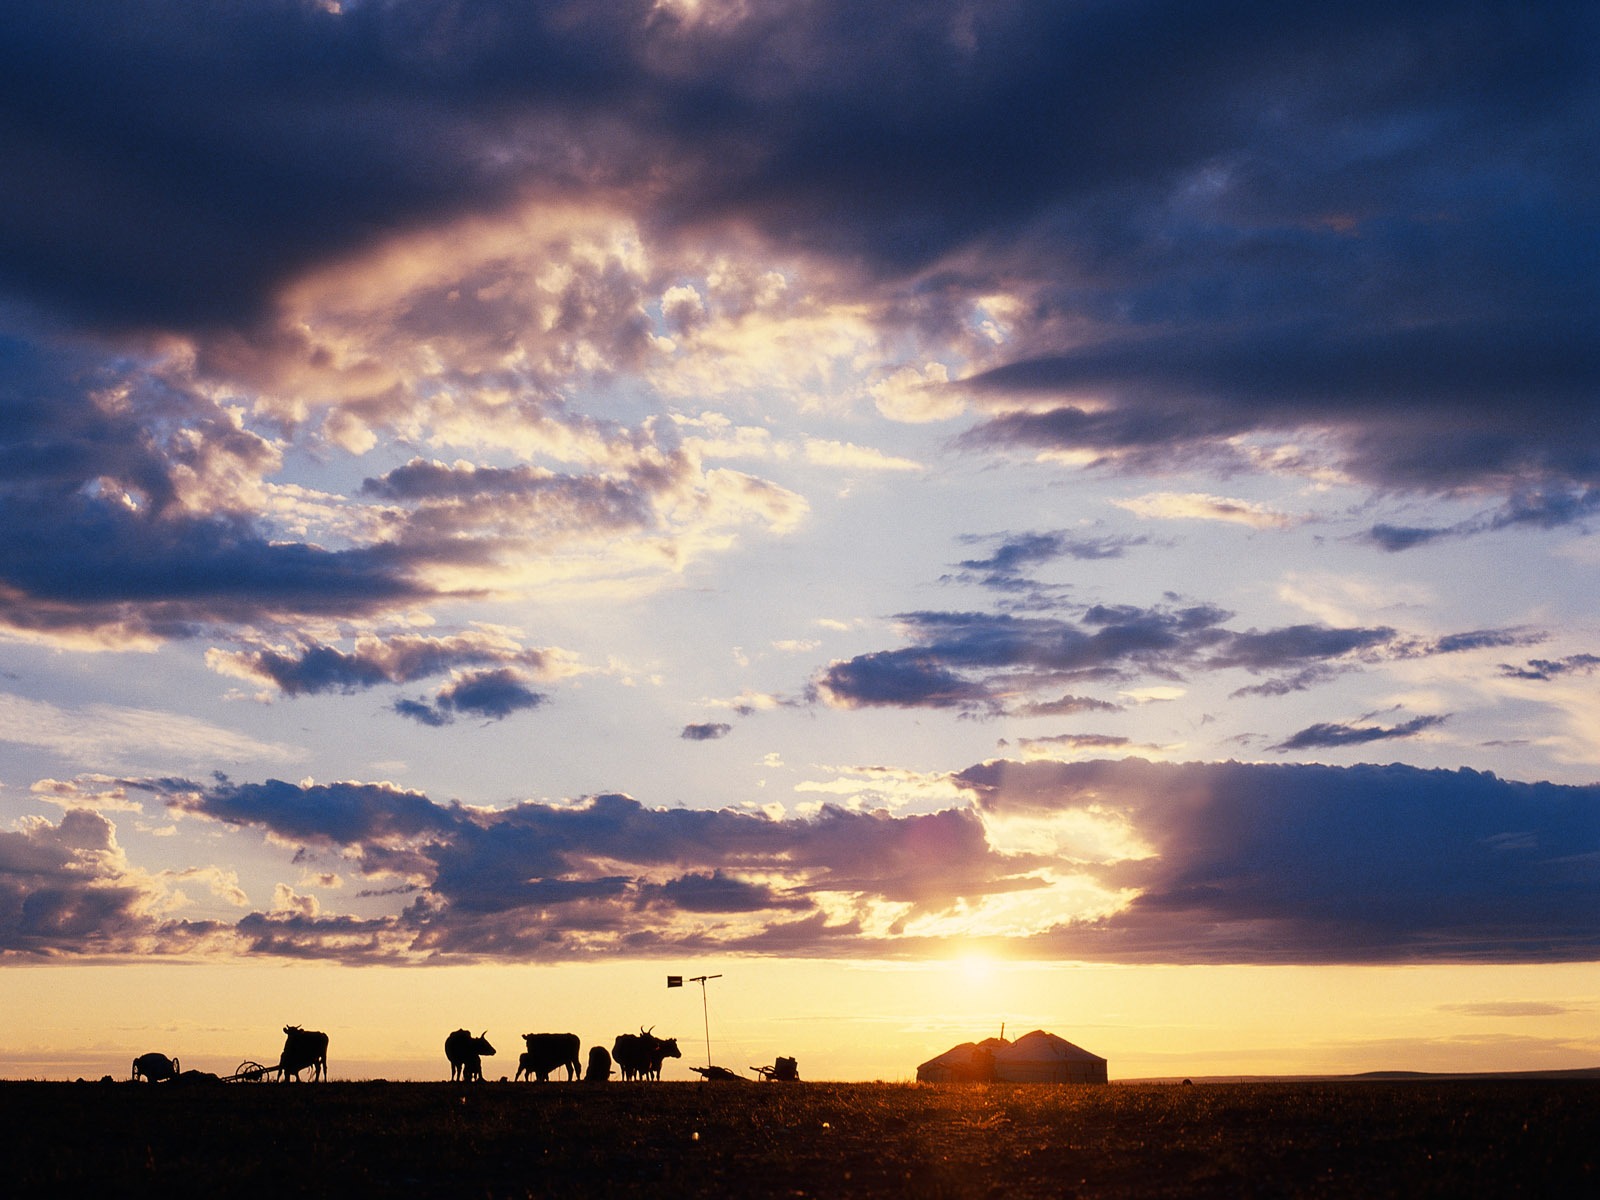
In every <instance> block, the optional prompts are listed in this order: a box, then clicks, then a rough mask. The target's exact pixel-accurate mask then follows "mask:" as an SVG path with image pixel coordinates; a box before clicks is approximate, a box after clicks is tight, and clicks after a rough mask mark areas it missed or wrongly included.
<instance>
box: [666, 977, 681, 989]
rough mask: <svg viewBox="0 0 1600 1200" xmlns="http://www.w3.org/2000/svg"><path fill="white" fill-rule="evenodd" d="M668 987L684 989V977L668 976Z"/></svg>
mask: <svg viewBox="0 0 1600 1200" xmlns="http://www.w3.org/2000/svg"><path fill="white" fill-rule="evenodd" d="M667 986H668V987H682V986H683V976H682V975H668V976H667Z"/></svg>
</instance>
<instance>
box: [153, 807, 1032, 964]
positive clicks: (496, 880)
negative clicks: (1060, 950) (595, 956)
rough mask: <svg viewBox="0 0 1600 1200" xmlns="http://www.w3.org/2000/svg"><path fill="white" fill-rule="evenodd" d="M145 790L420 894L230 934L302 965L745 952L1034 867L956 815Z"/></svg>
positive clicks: (1012, 886) (933, 908)
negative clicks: (805, 929) (351, 912)
mask: <svg viewBox="0 0 1600 1200" xmlns="http://www.w3.org/2000/svg"><path fill="white" fill-rule="evenodd" d="M142 786H143V787H144V788H145V789H146V790H148V791H150V792H152V793H154V794H155V795H156V796H158V797H159V798H161V799H162V800H164V802H165V803H167V804H168V805H170V806H171V807H173V808H174V809H176V810H178V811H180V812H183V813H187V814H190V815H193V816H200V817H206V818H209V819H211V820H215V821H218V822H222V823H225V824H228V825H232V826H236V827H240V828H259V829H260V830H262V831H263V832H265V833H266V834H267V835H268V836H269V837H271V838H272V839H274V840H275V841H278V842H281V843H284V844H286V845H289V846H294V847H298V848H300V849H301V850H302V852H304V853H311V852H316V853H323V854H338V855H339V856H340V857H341V858H342V859H343V860H344V861H346V862H348V863H350V864H353V865H354V867H355V868H356V869H357V870H359V871H360V872H361V873H363V874H364V875H367V876H368V877H373V878H379V877H392V878H398V879H401V880H402V881H407V882H412V883H416V884H419V885H420V886H421V888H422V889H423V890H422V891H421V892H420V893H416V894H415V895H414V898H413V899H412V901H411V903H410V905H409V906H408V907H407V908H406V909H405V910H404V911H403V912H402V913H400V914H396V915H394V916H393V917H391V918H387V919H385V920H382V921H373V920H365V919H364V920H360V921H357V920H355V919H353V918H350V917H348V916H341V915H338V914H326V913H324V914H322V915H318V914H314V913H307V912H305V911H303V909H304V906H300V905H297V906H295V907H296V908H297V909H299V910H300V911H296V912H295V913H294V914H293V915H292V916H289V915H281V914H274V915H271V916H265V915H262V914H252V915H251V916H250V917H248V918H246V919H245V920H244V921H242V922H241V923H240V924H239V927H238V928H239V933H240V934H241V935H242V936H244V937H246V938H248V939H251V942H252V944H253V946H254V947H255V948H256V949H257V950H260V951H261V952H266V953H278V954H289V955H295V956H301V955H307V956H315V955H318V954H320V955H323V956H326V957H332V958H348V959H350V960H352V961H365V960H366V959H367V958H368V957H370V956H373V955H388V954H391V953H395V952H396V946H397V945H400V944H401V943H402V942H403V944H404V945H405V946H406V947H409V949H407V950H406V953H410V954H419V953H426V954H449V955H465V956H479V955H486V956H491V957H500V956H504V955H513V956H517V957H525V956H527V955H529V954H536V955H538V956H541V957H546V956H548V957H572V956H581V955H585V954H589V953H594V952H599V951H605V952H608V953H617V952H630V951H631V952H637V953H658V952H660V951H661V950H663V949H667V948H670V947H672V946H695V947H700V948H705V949H710V948H714V947H716V946H722V947H724V948H725V949H738V948H741V947H748V946H754V945H758V944H760V942H761V941H762V939H765V938H768V937H772V936H775V935H774V929H775V928H776V926H777V925H781V924H782V923H783V920H780V919H779V918H780V917H782V914H786V913H794V912H806V913H817V912H820V911H821V907H819V906H826V907H829V908H836V907H838V908H850V909H855V908H862V909H863V910H865V909H889V910H892V911H893V912H895V913H899V914H904V913H906V912H913V913H915V912H937V911H942V910H945V909H948V908H949V907H951V906H952V905H955V904H957V903H958V902H962V901H963V900H966V901H973V900H976V899H977V898H980V897H982V896H986V895H992V894H1004V893H1007V892H1009V891H1013V890H1016V889H1017V888H1019V887H1028V886H1033V885H1032V884H1031V883H1030V882H1029V875H1028V872H1029V871H1031V870H1032V869H1033V868H1035V867H1036V866H1037V865H1038V863H1037V860H1036V859H1035V858H1033V857H1031V856H1028V855H1018V854H1003V853H1000V852H998V851H996V850H995V849H994V848H993V847H991V846H990V845H989V844H988V842H987V840H986V837H985V834H984V830H983V826H982V823H981V822H980V821H979V820H978V819H977V818H976V815H975V814H974V813H972V812H970V811H963V810H960V809H947V810H943V811H939V812H934V813H921V814H911V815H906V816H891V815H889V814H888V813H886V812H883V811H876V812H870V813H868V812H853V811H849V810H846V809H842V808H838V807H834V806H831V805H830V806H824V807H823V808H822V809H821V810H820V811H819V812H817V813H816V814H815V815H813V816H810V817H807V818H803V819H789V820H779V819H775V818H773V817H770V816H768V815H766V814H763V813H753V812H746V811H737V810H731V809H724V810H719V811H706V810H691V809H649V808H645V807H644V806H642V805H641V804H639V803H638V802H637V801H635V800H632V799H630V798H629V797H626V796H620V795H602V796H594V797H589V798H587V799H585V800H583V801H580V802H578V803H574V804H567V805H552V804H543V803H533V802H529V803H524V804H519V805H516V806H514V807H512V808H508V809H504V810H500V811H492V812H491V811H486V810H469V809H466V808H463V807H460V806H457V805H448V806H446V805H440V804H436V803H434V802H433V801H431V800H429V799H428V798H427V797H426V796H423V795H421V794H420V793H416V792H410V791H405V790H402V789H399V788H396V787H394V786H393V785H389V784H362V783H336V784H313V783H305V784H299V785H294V784H288V783H283V782H280V781H275V780H274V781H268V782H266V783H264V784H234V783H231V782H227V781H220V782H216V783H212V784H209V785H196V784H192V783H189V782H186V781H182V780H148V781H144V783H143V784H142ZM302 857H303V854H302ZM710 914H723V915H726V916H728V917H729V918H730V920H731V919H732V918H733V917H736V916H737V917H740V919H739V920H733V922H732V923H731V924H723V925H717V926H712V927H708V926H705V925H704V924H702V922H701V918H702V917H705V916H707V915H710ZM784 920H786V918H784ZM775 923H776V924H775ZM837 927H838V925H837V923H831V924H830V923H828V922H824V923H823V924H822V926H820V928H823V929H827V930H835V931H836V929H837ZM833 936H834V933H832V932H830V933H826V934H824V935H823V938H824V941H829V942H831V939H832V937H833ZM821 945H822V943H818V944H817V945H814V946H813V947H812V950H813V951H816V950H820V948H821Z"/></svg>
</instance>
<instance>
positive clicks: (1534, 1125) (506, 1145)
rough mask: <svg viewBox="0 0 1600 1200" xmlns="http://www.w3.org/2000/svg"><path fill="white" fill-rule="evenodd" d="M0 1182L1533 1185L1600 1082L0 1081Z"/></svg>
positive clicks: (187, 1189) (1110, 1187)
mask: <svg viewBox="0 0 1600 1200" xmlns="http://www.w3.org/2000/svg"><path fill="white" fill-rule="evenodd" d="M0 1116H3V1123H0V1130H3V1132H0V1145H3V1146H4V1148H5V1149H4V1154H5V1162H6V1164H7V1165H6V1183H7V1189H6V1190H7V1192H8V1194H9V1195H12V1196H44V1195H50V1196H59V1195H62V1194H67V1195H72V1194H89V1195H94V1194H99V1195H116V1196H130V1195H151V1196H154V1195H161V1196H168V1197H172V1196H178V1197H182V1196H201V1195H204V1196H228V1197H240V1196H266V1195H276V1196H282V1195H300V1196H350V1195H372V1194H385V1195H412V1196H424V1197H428V1196H479V1197H521V1196H562V1197H575V1196H576V1197H586V1196H597V1197H598V1196H651V1197H657V1198H678V1197H713V1196H717V1197H722V1196H734V1197H743V1196H758V1197H767V1196H818V1197H848V1196H916V1197H969V1196H995V1197H1000V1196H1005V1197H1045V1196H1050V1197H1055V1196H1084V1197H1135V1196H1140V1197H1142V1196H1174V1197H1176V1196H1217V1197H1224V1196H1226V1197H1234V1196H1324V1197H1332V1196H1339V1197H1357V1196H1359V1197H1374V1196H1396V1197H1401V1196H1403V1197H1418V1196H1440V1197H1443V1196H1451V1197H1462V1196H1495V1197H1500V1196H1518V1195H1524V1196H1551V1195H1558V1194H1567V1195H1585V1194H1589V1195H1592V1194H1595V1192H1596V1189H1597V1186H1600V1149H1597V1148H1600V1083H1596V1082H1593V1081H1589V1082H1549V1081H1536V1080H1511V1081H1495V1082H1468V1081H1449V1082H1359V1083H1356V1082H1351V1083H1253V1084H1238V1083H1234V1084H1197V1085H1192V1086H1182V1085H1163V1084H1113V1085H1111V1086H1109V1087H1068V1088H1052V1087H1042V1086H1007V1085H992V1086H987V1087H930V1086H922V1085H900V1084H812V1083H802V1084H778V1083H769V1084H759V1083H741V1084H706V1083H664V1084H620V1083H612V1084H608V1085H604V1086H600V1087H588V1086H585V1085H582V1084H543V1085H539V1084H504V1083H489V1084H475V1085H472V1086H461V1085H456V1084H444V1083H382V1082H372V1083H331V1084H327V1083H325V1084H311V1083H305V1084H298V1085H295V1084H278V1083H256V1084H250V1083H231V1084H209V1085H207V1084H193V1085H179V1086H173V1085H169V1084H154V1085H152V1084H126V1083H115V1084H112V1083H103V1084H102V1083H0Z"/></svg>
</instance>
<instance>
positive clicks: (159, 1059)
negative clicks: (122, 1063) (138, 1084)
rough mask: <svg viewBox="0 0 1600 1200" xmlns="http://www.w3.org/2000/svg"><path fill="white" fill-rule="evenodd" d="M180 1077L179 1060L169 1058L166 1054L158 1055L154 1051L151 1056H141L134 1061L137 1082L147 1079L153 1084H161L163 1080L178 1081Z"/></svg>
mask: <svg viewBox="0 0 1600 1200" xmlns="http://www.w3.org/2000/svg"><path fill="white" fill-rule="evenodd" d="M177 1077H178V1060H177V1059H175V1058H168V1057H167V1056H166V1055H165V1054H157V1053H156V1052H155V1051H154V1050H152V1051H151V1052H150V1053H149V1054H141V1055H139V1057H138V1058H136V1059H134V1060H133V1078H134V1079H135V1080H139V1079H141V1078H142V1079H147V1080H149V1081H150V1082H151V1083H159V1082H161V1080H163V1079H176V1078H177Z"/></svg>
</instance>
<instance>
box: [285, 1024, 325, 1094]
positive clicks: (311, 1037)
mask: <svg viewBox="0 0 1600 1200" xmlns="http://www.w3.org/2000/svg"><path fill="white" fill-rule="evenodd" d="M307 1067H310V1068H311V1079H312V1082H315V1081H317V1080H319V1079H327V1077H328V1035H327V1034H325V1033H322V1032H321V1031H319V1030H316V1029H302V1028H300V1026H298V1025H285V1026H284V1027H283V1053H282V1054H280V1055H278V1077H279V1078H280V1079H286V1080H287V1079H292V1080H294V1081H295V1082H296V1083H299V1082H300V1072H301V1071H304V1070H305V1069H306V1068H307Z"/></svg>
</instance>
